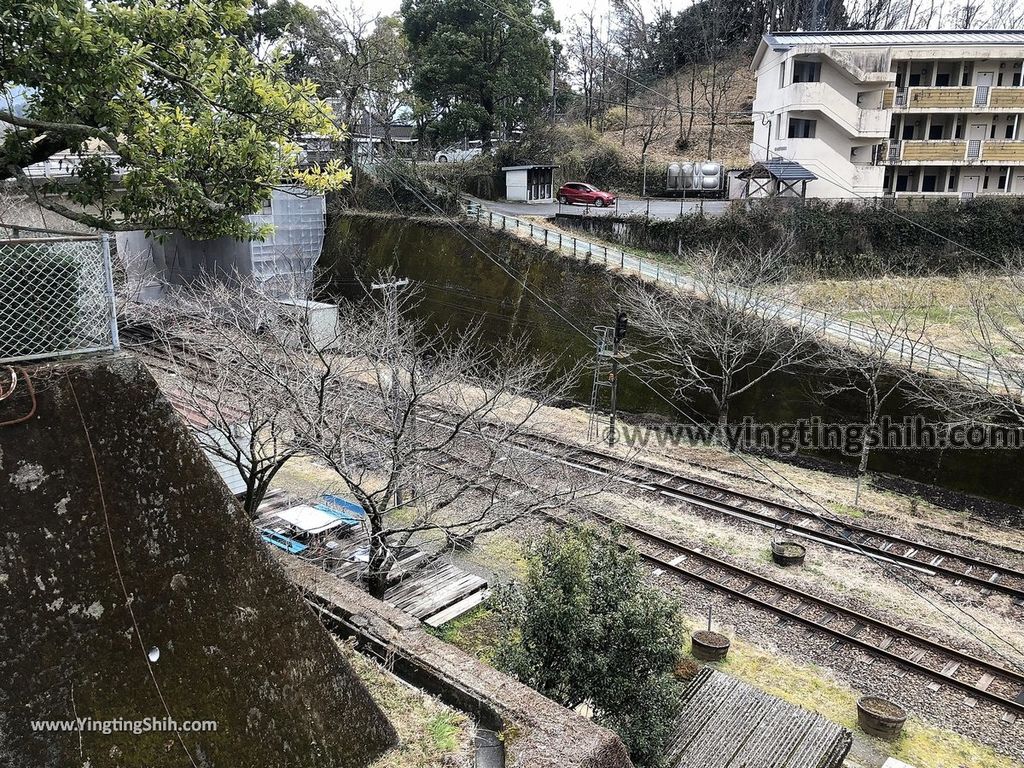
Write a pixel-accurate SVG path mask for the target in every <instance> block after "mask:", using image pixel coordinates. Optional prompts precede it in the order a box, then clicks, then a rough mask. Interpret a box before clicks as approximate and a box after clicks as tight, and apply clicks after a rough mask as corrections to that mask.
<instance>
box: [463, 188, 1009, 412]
mask: <svg viewBox="0 0 1024 768" xmlns="http://www.w3.org/2000/svg"><path fill="white" fill-rule="evenodd" d="M466 211H467V215H468V216H469V217H470V218H472V219H474V220H475V221H477V222H478V223H480V224H486V225H487V226H488V227H490V228H491V229H496V230H499V231H509V232H513V233H517V234H525V235H527V236H529V237H530V238H531V239H532V240H534V241H536V242H538V243H540V244H543V245H544V246H545V247H547V248H549V249H551V250H555V251H558V252H560V253H565V254H569V255H572V257H573V258H578V259H583V260H585V261H588V262H589V261H597V262H598V263H602V264H604V266H605V267H607V268H610V269H618V270H620V271H622V272H632V273H635V274H637V275H638V276H640V277H642V278H644V279H647V280H653V281H654V282H656V283H660V284H663V285H666V286H668V287H671V288H675V289H682V290H686V291H690V292H694V293H698V294H699V293H702V291H701V290H700V287H699V286H698V284H697V283H696V281H694V280H693V278H691V277H689V276H688V275H686V274H683V273H680V272H677V271H675V270H673V269H670V268H668V267H666V266H664V265H663V264H661V263H660V262H659V261H656V260H652V259H648V260H646V261H645V260H644V259H643V257H642V256H637V255H634V254H631V253H628V252H627V251H624V250H622V249H621V248H614V247H609V246H607V245H604V244H597V243H594V242H592V241H590V240H583V239H581V238H577V237H574V236H572V235H566V234H564V233H562V232H558V231H555V230H551V229H548V228H546V227H543V226H541V225H539V224H534V223H533V222H531V221H523V220H522V219H519V218H517V217H515V216H506V215H504V214H501V213H495V212H493V211H489V210H487V209H486V208H484V207H483V206H481V205H480V204H479V203H476V202H470V203H469V204H468V205H467V208H466ZM737 295H738V294H737ZM765 298H766V300H768V301H769V302H770V304H771V312H772V313H773V314H776V315H778V316H780V317H782V319H784V320H788V321H789V322H791V323H793V324H795V325H799V326H800V327H801V328H803V329H804V330H805V331H811V332H812V333H814V334H815V335H818V336H820V337H821V338H822V339H828V340H829V341H831V342H833V343H840V344H844V345H846V346H850V347H853V348H858V349H869V350H870V349H881V350H882V352H883V353H884V354H885V356H886V357H887V358H888V359H889V360H890V361H891V362H893V363H894V364H897V365H901V366H903V367H905V368H907V369H908V370H912V371H913V370H916V371H919V372H921V373H926V374H927V373H940V374H941V373H945V374H947V375H955V376H958V377H960V378H962V379H964V380H966V381H970V382H971V383H974V384H978V385H981V386H983V387H985V388H986V389H993V388H994V389H997V390H998V391H999V392H1000V393H1005V394H1009V395H1012V396H1014V397H1019V398H1020V399H1022V400H1024V373H1022V374H1021V376H1020V378H1019V379H1018V378H1017V377H1015V376H1014V377H1011V378H1007V376H1006V375H1005V374H1004V373H1003V372H1002V371H1001V370H999V369H997V368H994V367H992V366H991V365H989V364H988V363H985V362H983V361H981V360H976V359H974V358H970V357H966V356H964V355H962V354H960V353H958V352H952V351H950V350H946V349H942V348H941V347H936V346H934V345H931V344H927V343H924V342H915V341H913V340H911V339H906V338H905V339H901V340H900V341H899V343H891V344H890V343H887V341H888V340H886V339H882V338H881V336H880V334H879V333H878V332H877V331H876V330H875V329H874V328H870V327H869V326H866V325H863V324H860V323H855V322H853V321H852V320H848V319H845V318H843V317H841V316H839V315H832V314H829V313H828V312H825V311H823V310H819V309H811V308H809V307H805V306H803V305H802V304H798V303H796V302H793V301H790V300H789V299H783V298H781V297H777V296H766V297H765Z"/></svg>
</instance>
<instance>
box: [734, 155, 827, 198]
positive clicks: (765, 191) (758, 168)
mask: <svg viewBox="0 0 1024 768" xmlns="http://www.w3.org/2000/svg"><path fill="white" fill-rule="evenodd" d="M739 178H741V179H743V182H744V185H743V196H744V197H799V198H804V197H807V182H809V181H817V179H818V177H817V176H815V175H814V174H813V173H811V172H810V171H809V170H807V169H806V168H804V167H803V166H802V165H800V163H798V162H796V161H795V160H764V161H762V162H759V163H754V164H753V165H752V166H750V168H748V169H747V170H745V171H743V173H741V174H740V175H739Z"/></svg>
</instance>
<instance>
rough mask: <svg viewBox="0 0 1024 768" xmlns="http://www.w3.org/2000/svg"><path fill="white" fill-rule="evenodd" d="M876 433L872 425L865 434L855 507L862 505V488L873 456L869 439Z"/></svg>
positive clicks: (854, 494) (858, 466) (854, 493)
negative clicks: (862, 482) (869, 461)
mask: <svg viewBox="0 0 1024 768" xmlns="http://www.w3.org/2000/svg"><path fill="white" fill-rule="evenodd" d="M874 432H875V426H874V424H872V425H871V426H870V427H868V429H867V430H866V431H865V433H864V445H863V446H861V449H860V463H858V465H857V488H856V490H855V491H854V492H853V506H855V507H856V506H859V505H860V486H861V481H863V479H864V476H865V475H866V474H867V473H868V458H869V457H870V455H871V448H870V447H869V446H868V439H869V438H870V437H871V435H873V434H874Z"/></svg>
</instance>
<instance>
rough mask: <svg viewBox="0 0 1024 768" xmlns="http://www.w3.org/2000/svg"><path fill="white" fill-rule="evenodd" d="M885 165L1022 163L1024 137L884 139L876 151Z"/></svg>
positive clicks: (1023, 162)
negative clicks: (881, 146)
mask: <svg viewBox="0 0 1024 768" xmlns="http://www.w3.org/2000/svg"><path fill="white" fill-rule="evenodd" d="M879 158H880V162H881V163H882V164H884V165H896V164H899V163H936V164H940V165H941V164H946V163H955V164H961V163H962V164H967V165H971V164H979V165H984V164H992V165H996V164H1003V165H1016V164H1022V165H1024V141H1010V140H999V139H991V140H984V141H982V140H980V139H971V140H970V141H963V140H961V139H952V140H943V141H938V140H923V141H909V140H908V141H897V140H895V139H894V140H891V141H888V142H886V144H885V151H883V152H881V153H880V154H879Z"/></svg>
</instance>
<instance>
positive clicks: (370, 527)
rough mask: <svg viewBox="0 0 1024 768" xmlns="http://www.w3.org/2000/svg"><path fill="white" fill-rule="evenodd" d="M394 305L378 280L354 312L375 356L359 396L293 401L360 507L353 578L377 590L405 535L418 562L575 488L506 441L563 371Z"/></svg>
mask: <svg viewBox="0 0 1024 768" xmlns="http://www.w3.org/2000/svg"><path fill="white" fill-rule="evenodd" d="M404 304H405V302H404V301H403V300H402V298H401V297H400V296H399V294H398V291H397V289H394V288H389V289H384V292H383V294H382V295H381V296H379V297H375V300H374V307H373V309H372V311H371V312H370V313H369V315H370V318H371V319H370V320H369V321H362V322H361V328H360V331H359V333H360V336H361V337H362V338H363V339H364V343H365V345H366V349H367V350H368V351H370V352H371V353H372V357H373V359H374V361H375V365H374V366H373V367H372V369H371V370H369V372H368V373H367V375H366V376H364V377H363V378H362V381H361V386H360V390H359V397H358V398H356V399H355V400H354V401H353V402H352V403H351V404H350V405H348V406H346V407H342V408H338V407H332V408H327V409H324V410H323V411H322V412H319V413H318V412H317V411H316V409H315V403H314V404H313V406H312V407H306V406H304V405H303V404H301V403H298V404H297V405H298V408H297V413H298V418H299V419H300V422H301V425H300V426H299V430H300V431H301V432H302V435H303V438H304V439H305V440H306V441H307V443H308V445H309V446H310V447H311V449H312V451H313V452H314V453H315V455H316V456H317V457H318V459H319V460H320V461H321V462H323V463H324V464H326V465H327V466H328V467H329V468H330V469H331V470H333V472H334V473H335V474H336V475H337V477H338V478H339V480H340V481H341V482H342V483H343V484H344V486H345V487H346V488H347V490H348V491H349V492H350V493H351V494H352V496H354V497H355V499H356V500H357V501H358V502H359V503H360V504H361V505H362V507H363V509H364V510H365V512H366V529H367V530H366V533H367V537H368V549H369V552H368V558H367V563H366V568H365V572H364V574H363V579H364V581H365V583H366V585H367V589H368V590H369V591H370V592H371V593H372V594H374V595H375V596H378V597H380V596H383V594H384V592H385V590H386V589H387V588H388V586H389V585H390V584H391V582H392V580H393V576H392V572H393V571H394V569H395V566H396V564H397V562H398V559H399V558H398V555H399V553H400V552H401V550H402V549H403V548H404V547H406V546H407V545H410V544H413V543H414V544H416V545H417V546H420V547H427V548H429V549H430V554H428V555H427V556H426V557H424V558H421V559H420V560H419V561H418V565H420V566H422V565H426V564H428V563H430V562H433V561H434V560H436V559H437V558H439V557H442V556H444V555H445V554H447V553H448V552H450V551H451V550H452V549H453V548H455V547H458V546H465V545H468V544H470V543H472V542H473V540H474V539H475V538H476V537H477V536H479V535H480V534H482V533H484V532H487V531H490V530H494V529H495V528H498V527H500V526H502V525H506V524H508V523H510V522H512V521H514V520H516V519H519V518H521V517H524V516H527V515H532V514H537V513H540V512H543V511H545V510H549V509H555V508H558V507H561V506H563V505H564V504H566V503H568V502H570V501H572V500H573V499H574V498H577V497H578V496H579V495H580V494H581V492H582V490H583V489H584V485H583V484H581V483H580V481H579V479H578V478H575V477H574V475H573V473H572V472H571V471H569V470H568V469H567V468H565V467H561V469H559V467H560V466H561V465H554V466H553V465H552V462H550V460H549V459H546V458H544V457H542V456H538V455H536V454H533V453H531V452H529V451H524V450H522V448H521V447H520V446H519V445H517V443H518V442H520V441H521V440H522V436H523V435H524V434H525V433H526V432H527V431H528V430H529V429H530V428H532V427H533V426H534V425H535V423H536V422H537V421H538V419H539V417H540V413H541V411H542V409H543V407H544V406H545V405H548V404H550V403H551V402H553V401H554V400H556V399H558V398H561V397H563V396H564V393H565V390H566V388H567V387H568V385H569V383H570V381H571V379H572V376H568V375H562V376H557V375H555V374H554V372H553V370H552V367H551V365H550V364H548V363H544V362H541V361H537V360H535V359H532V358H530V357H528V356H527V355H525V354H524V353H523V352H522V351H521V350H519V349H517V348H515V347H510V348H505V349H502V350H497V351H495V350H492V351H491V352H489V353H488V354H487V355H485V354H484V353H483V351H482V349H481V346H480V342H481V339H480V336H479V333H478V331H477V330H476V329H472V330H470V331H467V332H464V333H461V334H455V335H450V334H444V333H440V334H439V333H433V332H427V331H426V330H425V329H423V328H421V327H419V326H418V324H416V323H414V322H412V321H410V320H408V319H407V316H406V314H403V308H404ZM488 357H490V361H489V362H488ZM314 417H315V418H314Z"/></svg>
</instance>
